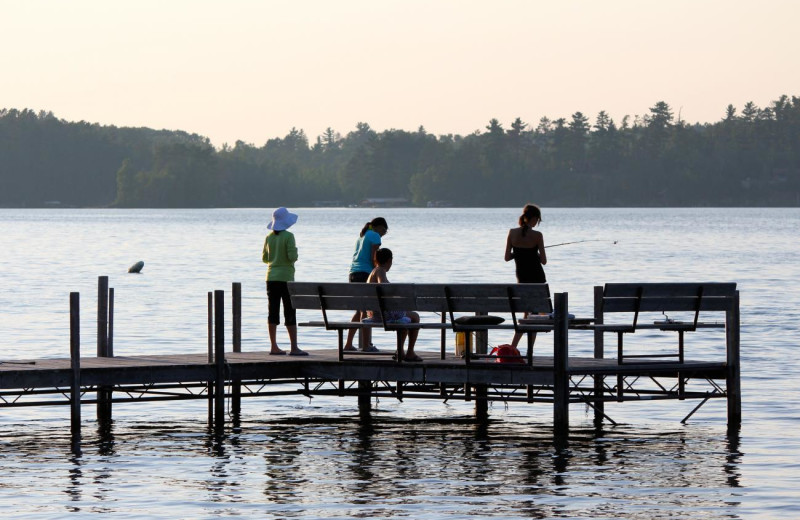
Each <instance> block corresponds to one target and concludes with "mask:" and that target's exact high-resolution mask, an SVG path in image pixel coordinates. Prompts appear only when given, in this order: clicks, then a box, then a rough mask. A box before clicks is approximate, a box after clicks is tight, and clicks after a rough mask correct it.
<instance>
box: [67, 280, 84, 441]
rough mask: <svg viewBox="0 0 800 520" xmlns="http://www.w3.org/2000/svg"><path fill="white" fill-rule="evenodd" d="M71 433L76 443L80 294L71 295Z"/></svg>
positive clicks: (79, 378)
mask: <svg viewBox="0 0 800 520" xmlns="http://www.w3.org/2000/svg"><path fill="white" fill-rule="evenodd" d="M69 359H70V368H71V369H72V377H71V379H70V396H69V402H70V431H71V432H72V439H73V444H74V441H76V440H80V436H81V313H80V294H78V293H76V292H71V293H69Z"/></svg>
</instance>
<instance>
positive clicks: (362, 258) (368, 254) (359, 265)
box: [350, 229, 381, 273]
mask: <svg viewBox="0 0 800 520" xmlns="http://www.w3.org/2000/svg"><path fill="white" fill-rule="evenodd" d="M380 245H381V236H380V235H379V234H378V233H377V232H375V231H373V230H371V229H368V230H367V232H366V233H364V236H363V237H358V242H356V250H355V252H354V253H353V263H351V264H350V272H351V273H370V272H372V269H373V268H374V267H375V266H374V265H372V246H378V247H380Z"/></svg>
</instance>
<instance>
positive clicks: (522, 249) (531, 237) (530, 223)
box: [505, 204, 547, 348]
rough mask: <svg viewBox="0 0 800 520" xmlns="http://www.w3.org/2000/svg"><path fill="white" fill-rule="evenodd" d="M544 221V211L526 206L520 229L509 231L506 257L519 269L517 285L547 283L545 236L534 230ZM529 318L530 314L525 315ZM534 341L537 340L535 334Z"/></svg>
mask: <svg viewBox="0 0 800 520" xmlns="http://www.w3.org/2000/svg"><path fill="white" fill-rule="evenodd" d="M541 221H542V211H541V210H540V209H539V206H537V205H535V204H526V205H525V207H524V208H522V215H520V217H519V227H518V228H513V229H509V230H508V238H507V239H506V256H505V260H506V262H508V261H509V260H511V259H512V258H513V259H514V264H515V265H516V268H517V283H546V282H547V279H546V278H545V275H544V269H543V268H542V265H544V264H546V263H547V254H546V253H545V252H544V235H542V234H541V233H540V232H539V231H536V230H534V229H533V228H534V227H536V226H537V225H539V223H540V222H541ZM525 317H526V318H527V317H528V313H527V312H526V313H525ZM521 337H522V334H514V339H513V340H512V341H511V346H512V347H514V348H516V347H517V344H518V343H519V340H520V338H521ZM533 339H534V340H535V339H536V335H535V333H534V336H533Z"/></svg>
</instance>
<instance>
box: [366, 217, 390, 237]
mask: <svg viewBox="0 0 800 520" xmlns="http://www.w3.org/2000/svg"><path fill="white" fill-rule="evenodd" d="M376 226H383V227H385V228H386V229H389V224H387V223H386V219H385V218H383V217H375V218H374V219H372V220H370V221H369V222H367V223H366V224H364V227H363V228H361V234H360V235H359V236H362V237H363V236H364V233H366V232H367V231H368V230H370V229H372V228H374V227H376Z"/></svg>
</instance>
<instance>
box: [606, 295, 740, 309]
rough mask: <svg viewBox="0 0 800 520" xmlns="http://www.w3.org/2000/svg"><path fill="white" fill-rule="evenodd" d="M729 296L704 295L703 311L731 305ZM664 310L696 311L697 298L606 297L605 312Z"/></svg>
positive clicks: (701, 306)
mask: <svg viewBox="0 0 800 520" xmlns="http://www.w3.org/2000/svg"><path fill="white" fill-rule="evenodd" d="M729 301H730V300H729V299H728V298H718V297H713V298H707V297H705V296H704V297H703V299H702V300H701V302H700V310H701V311H724V310H726V309H727V308H728V305H729ZM637 307H638V310H639V312H662V311H673V312H675V311H695V310H697V298H642V299H641V301H639V300H638V299H637V298H604V299H603V312H636V310H637Z"/></svg>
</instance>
